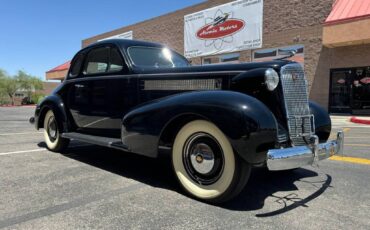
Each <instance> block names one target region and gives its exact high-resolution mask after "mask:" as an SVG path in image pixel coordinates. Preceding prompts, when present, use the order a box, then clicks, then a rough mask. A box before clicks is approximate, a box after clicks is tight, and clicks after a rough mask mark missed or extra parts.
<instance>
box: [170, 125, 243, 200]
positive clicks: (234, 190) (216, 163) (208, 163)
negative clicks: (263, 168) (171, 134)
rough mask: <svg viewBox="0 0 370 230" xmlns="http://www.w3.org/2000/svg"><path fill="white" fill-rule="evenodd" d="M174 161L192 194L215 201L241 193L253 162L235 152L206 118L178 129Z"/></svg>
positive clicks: (179, 175) (186, 188) (179, 178)
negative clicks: (243, 158)
mask: <svg viewBox="0 0 370 230" xmlns="http://www.w3.org/2000/svg"><path fill="white" fill-rule="evenodd" d="M172 164H173V168H174V171H175V173H176V176H177V178H178V180H179V182H180V184H181V185H182V186H183V187H184V189H185V190H186V191H187V192H188V193H189V194H190V195H192V196H194V197H196V198H198V199H201V200H205V201H208V202H212V203H220V202H224V201H227V200H229V199H231V198H233V197H234V196H236V195H238V194H239V193H240V191H241V190H242V189H243V188H244V186H245V184H246V182H247V181H248V178H249V175H250V165H249V164H247V163H245V162H244V161H243V160H241V159H240V158H239V156H238V155H237V154H234V151H233V148H232V146H231V144H230V142H229V141H228V139H227V138H226V136H225V135H224V134H223V133H222V132H221V130H219V129H218V128H217V127H216V126H215V125H214V124H212V123H210V122H208V121H204V120H196V121H192V122H189V123H188V124H186V125H185V126H184V127H182V128H181V130H180V131H179V132H178V134H177V136H176V138H175V142H174V145H173V152H172Z"/></svg>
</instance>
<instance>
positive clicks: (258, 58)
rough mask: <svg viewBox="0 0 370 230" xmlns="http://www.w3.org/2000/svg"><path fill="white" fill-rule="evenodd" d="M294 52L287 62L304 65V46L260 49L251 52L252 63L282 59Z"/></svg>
mask: <svg viewBox="0 0 370 230" xmlns="http://www.w3.org/2000/svg"><path fill="white" fill-rule="evenodd" d="M291 50H296V51H297V53H296V54H295V55H294V56H293V57H290V58H287V60H291V61H295V62H298V63H301V64H302V65H303V63H304V46H303V45H293V46H284V47H277V48H270V49H261V50H256V51H254V52H253V58H252V59H253V61H254V62H264V61H272V60H274V59H278V58H282V57H285V56H288V55H289V51H291Z"/></svg>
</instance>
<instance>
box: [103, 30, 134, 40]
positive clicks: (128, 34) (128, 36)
mask: <svg viewBox="0 0 370 230" xmlns="http://www.w3.org/2000/svg"><path fill="white" fill-rule="evenodd" d="M108 39H133V33H132V31H128V32H125V33H122V34H117V35H114V36H111V37H107V38H103V39H100V40H98V42H100V41H104V40H108Z"/></svg>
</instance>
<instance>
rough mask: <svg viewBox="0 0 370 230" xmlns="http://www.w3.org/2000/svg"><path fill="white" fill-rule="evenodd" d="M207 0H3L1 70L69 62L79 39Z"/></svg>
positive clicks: (41, 71)
mask: <svg viewBox="0 0 370 230" xmlns="http://www.w3.org/2000/svg"><path fill="white" fill-rule="evenodd" d="M200 2H203V0H186V1H184V0H135V1H132V0H126V1H123V0H110V1H89V0H63V1H62V0H32V1H30V0H2V1H1V2H0V12H1V13H0V68H1V69H4V70H6V71H7V72H8V73H9V74H15V73H16V72H17V70H24V71H26V72H28V73H29V74H32V75H35V76H38V77H40V78H41V79H45V76H44V75H45V71H47V70H49V69H51V68H53V67H55V66H57V65H59V64H62V63H64V62H65V61H68V60H70V59H71V58H72V57H73V55H74V54H75V53H76V52H77V51H78V50H79V49H80V48H81V40H82V39H85V38H88V37H91V36H94V35H97V34H100V33H104V32H107V31H110V30H113V29H117V28H120V27H123V26H127V25H131V24H134V23H136V22H140V21H142V20H145V19H150V18H153V17H156V16H159V15H162V14H165V13H168V12H172V11H175V10H178V9H181V8H184V7H186V6H190V5H194V4H197V3H200Z"/></svg>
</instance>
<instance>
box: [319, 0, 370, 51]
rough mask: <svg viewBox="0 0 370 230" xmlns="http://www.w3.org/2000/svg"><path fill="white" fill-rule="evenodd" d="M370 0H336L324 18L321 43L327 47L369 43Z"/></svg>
mask: <svg viewBox="0 0 370 230" xmlns="http://www.w3.org/2000/svg"><path fill="white" fill-rule="evenodd" d="M369 28H370V0H336V1H335V2H334V4H333V9H332V11H331V12H330V14H329V16H328V17H327V19H326V20H325V23H324V29H323V44H324V45H325V46H327V47H338V46H349V45H359V44H366V43H370V29H369Z"/></svg>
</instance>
